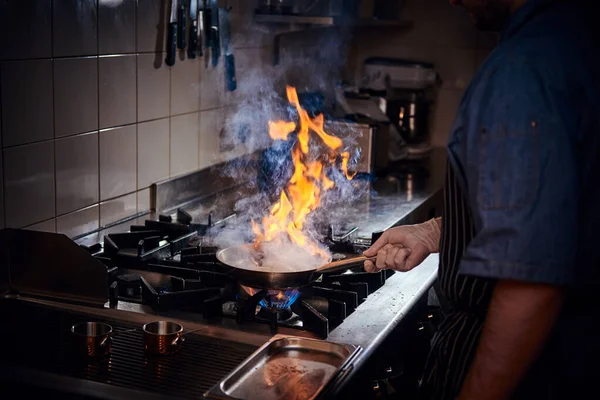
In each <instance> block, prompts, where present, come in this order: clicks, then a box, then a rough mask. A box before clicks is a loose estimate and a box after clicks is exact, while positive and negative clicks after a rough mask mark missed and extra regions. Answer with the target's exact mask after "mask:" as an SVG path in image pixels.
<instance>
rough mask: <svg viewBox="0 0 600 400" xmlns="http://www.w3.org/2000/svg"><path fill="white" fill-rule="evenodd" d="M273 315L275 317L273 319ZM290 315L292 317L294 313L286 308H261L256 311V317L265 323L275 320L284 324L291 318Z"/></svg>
mask: <svg viewBox="0 0 600 400" xmlns="http://www.w3.org/2000/svg"><path fill="white" fill-rule="evenodd" d="M274 314H275V315H277V316H276V317H274ZM292 315H294V313H293V312H292V309H291V308H290V307H287V308H275V307H273V308H267V307H261V308H260V310H259V311H258V316H259V317H260V318H264V319H265V320H267V321H270V320H272V319H275V320H276V321H277V322H285V321H288V320H289V319H290V318H292Z"/></svg>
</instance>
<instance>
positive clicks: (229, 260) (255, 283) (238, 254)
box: [217, 243, 375, 290]
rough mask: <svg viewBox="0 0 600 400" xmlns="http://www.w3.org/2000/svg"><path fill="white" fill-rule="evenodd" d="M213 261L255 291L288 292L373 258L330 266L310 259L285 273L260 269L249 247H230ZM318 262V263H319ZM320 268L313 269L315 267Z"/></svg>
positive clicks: (267, 248) (268, 248)
mask: <svg viewBox="0 0 600 400" xmlns="http://www.w3.org/2000/svg"><path fill="white" fill-rule="evenodd" d="M262 248H263V250H265V253H266V252H268V251H277V250H278V245H276V244H274V243H263V244H262ZM217 259H218V260H219V261H220V262H221V263H223V264H225V265H227V266H228V267H231V268H232V271H231V273H232V274H233V276H234V277H235V278H236V279H237V281H238V282H239V283H240V284H242V285H244V286H250V287H252V288H255V289H279V290H285V289H292V288H299V287H302V286H306V285H309V284H310V283H312V282H313V281H315V280H316V279H318V278H319V277H320V276H321V274H323V273H332V272H340V271H345V270H347V269H348V268H350V267H351V266H352V265H354V264H360V263H362V262H363V261H366V260H372V259H375V257H371V258H369V257H365V256H359V257H352V258H348V259H344V260H340V261H334V262H331V257H329V258H328V259H319V258H313V263H309V264H312V265H306V266H304V267H302V268H293V269H286V266H285V265H281V266H276V268H273V267H263V266H261V265H260V255H259V254H258V252H257V251H256V250H255V249H254V248H253V246H252V245H241V246H232V247H227V248H225V249H222V250H219V251H218V252H217ZM320 261H321V262H322V263H320ZM319 264H321V265H320V266H318V267H317V266H316V265H319Z"/></svg>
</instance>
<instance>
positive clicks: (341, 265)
mask: <svg viewBox="0 0 600 400" xmlns="http://www.w3.org/2000/svg"><path fill="white" fill-rule="evenodd" d="M376 258H377V256H375V257H367V256H358V257H352V258H345V259H343V260H339V261H333V262H330V263H327V264H324V265H321V266H320V267H319V268H317V270H316V271H315V272H319V273H321V272H339V271H344V270H346V269H348V266H349V265H352V264H356V263H361V262H364V261H367V260H371V261H372V260H375V259H376Z"/></svg>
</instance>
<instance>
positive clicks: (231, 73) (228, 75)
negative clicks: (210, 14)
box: [221, 9, 237, 92]
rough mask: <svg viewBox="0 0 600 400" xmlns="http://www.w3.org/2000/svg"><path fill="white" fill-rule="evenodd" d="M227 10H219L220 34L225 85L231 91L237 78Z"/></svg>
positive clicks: (235, 87) (235, 86)
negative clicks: (221, 37)
mask: <svg viewBox="0 0 600 400" xmlns="http://www.w3.org/2000/svg"><path fill="white" fill-rule="evenodd" d="M229 11H230V9H223V10H221V19H222V21H221V22H222V27H221V34H222V36H223V57H224V60H225V87H226V88H227V90H228V91H230V92H233V91H234V90H235V89H237V80H236V78H235V57H234V55H233V49H232V47H231V19H230V15H229Z"/></svg>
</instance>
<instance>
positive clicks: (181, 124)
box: [170, 112, 200, 176]
mask: <svg viewBox="0 0 600 400" xmlns="http://www.w3.org/2000/svg"><path fill="white" fill-rule="evenodd" d="M199 132H200V127H199V113H197V112H196V113H192V114H185V115H179V116H176V117H171V142H170V143H171V144H170V148H171V161H170V173H171V176H177V175H181V174H184V173H186V172H190V171H193V170H195V169H198V138H199Z"/></svg>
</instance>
